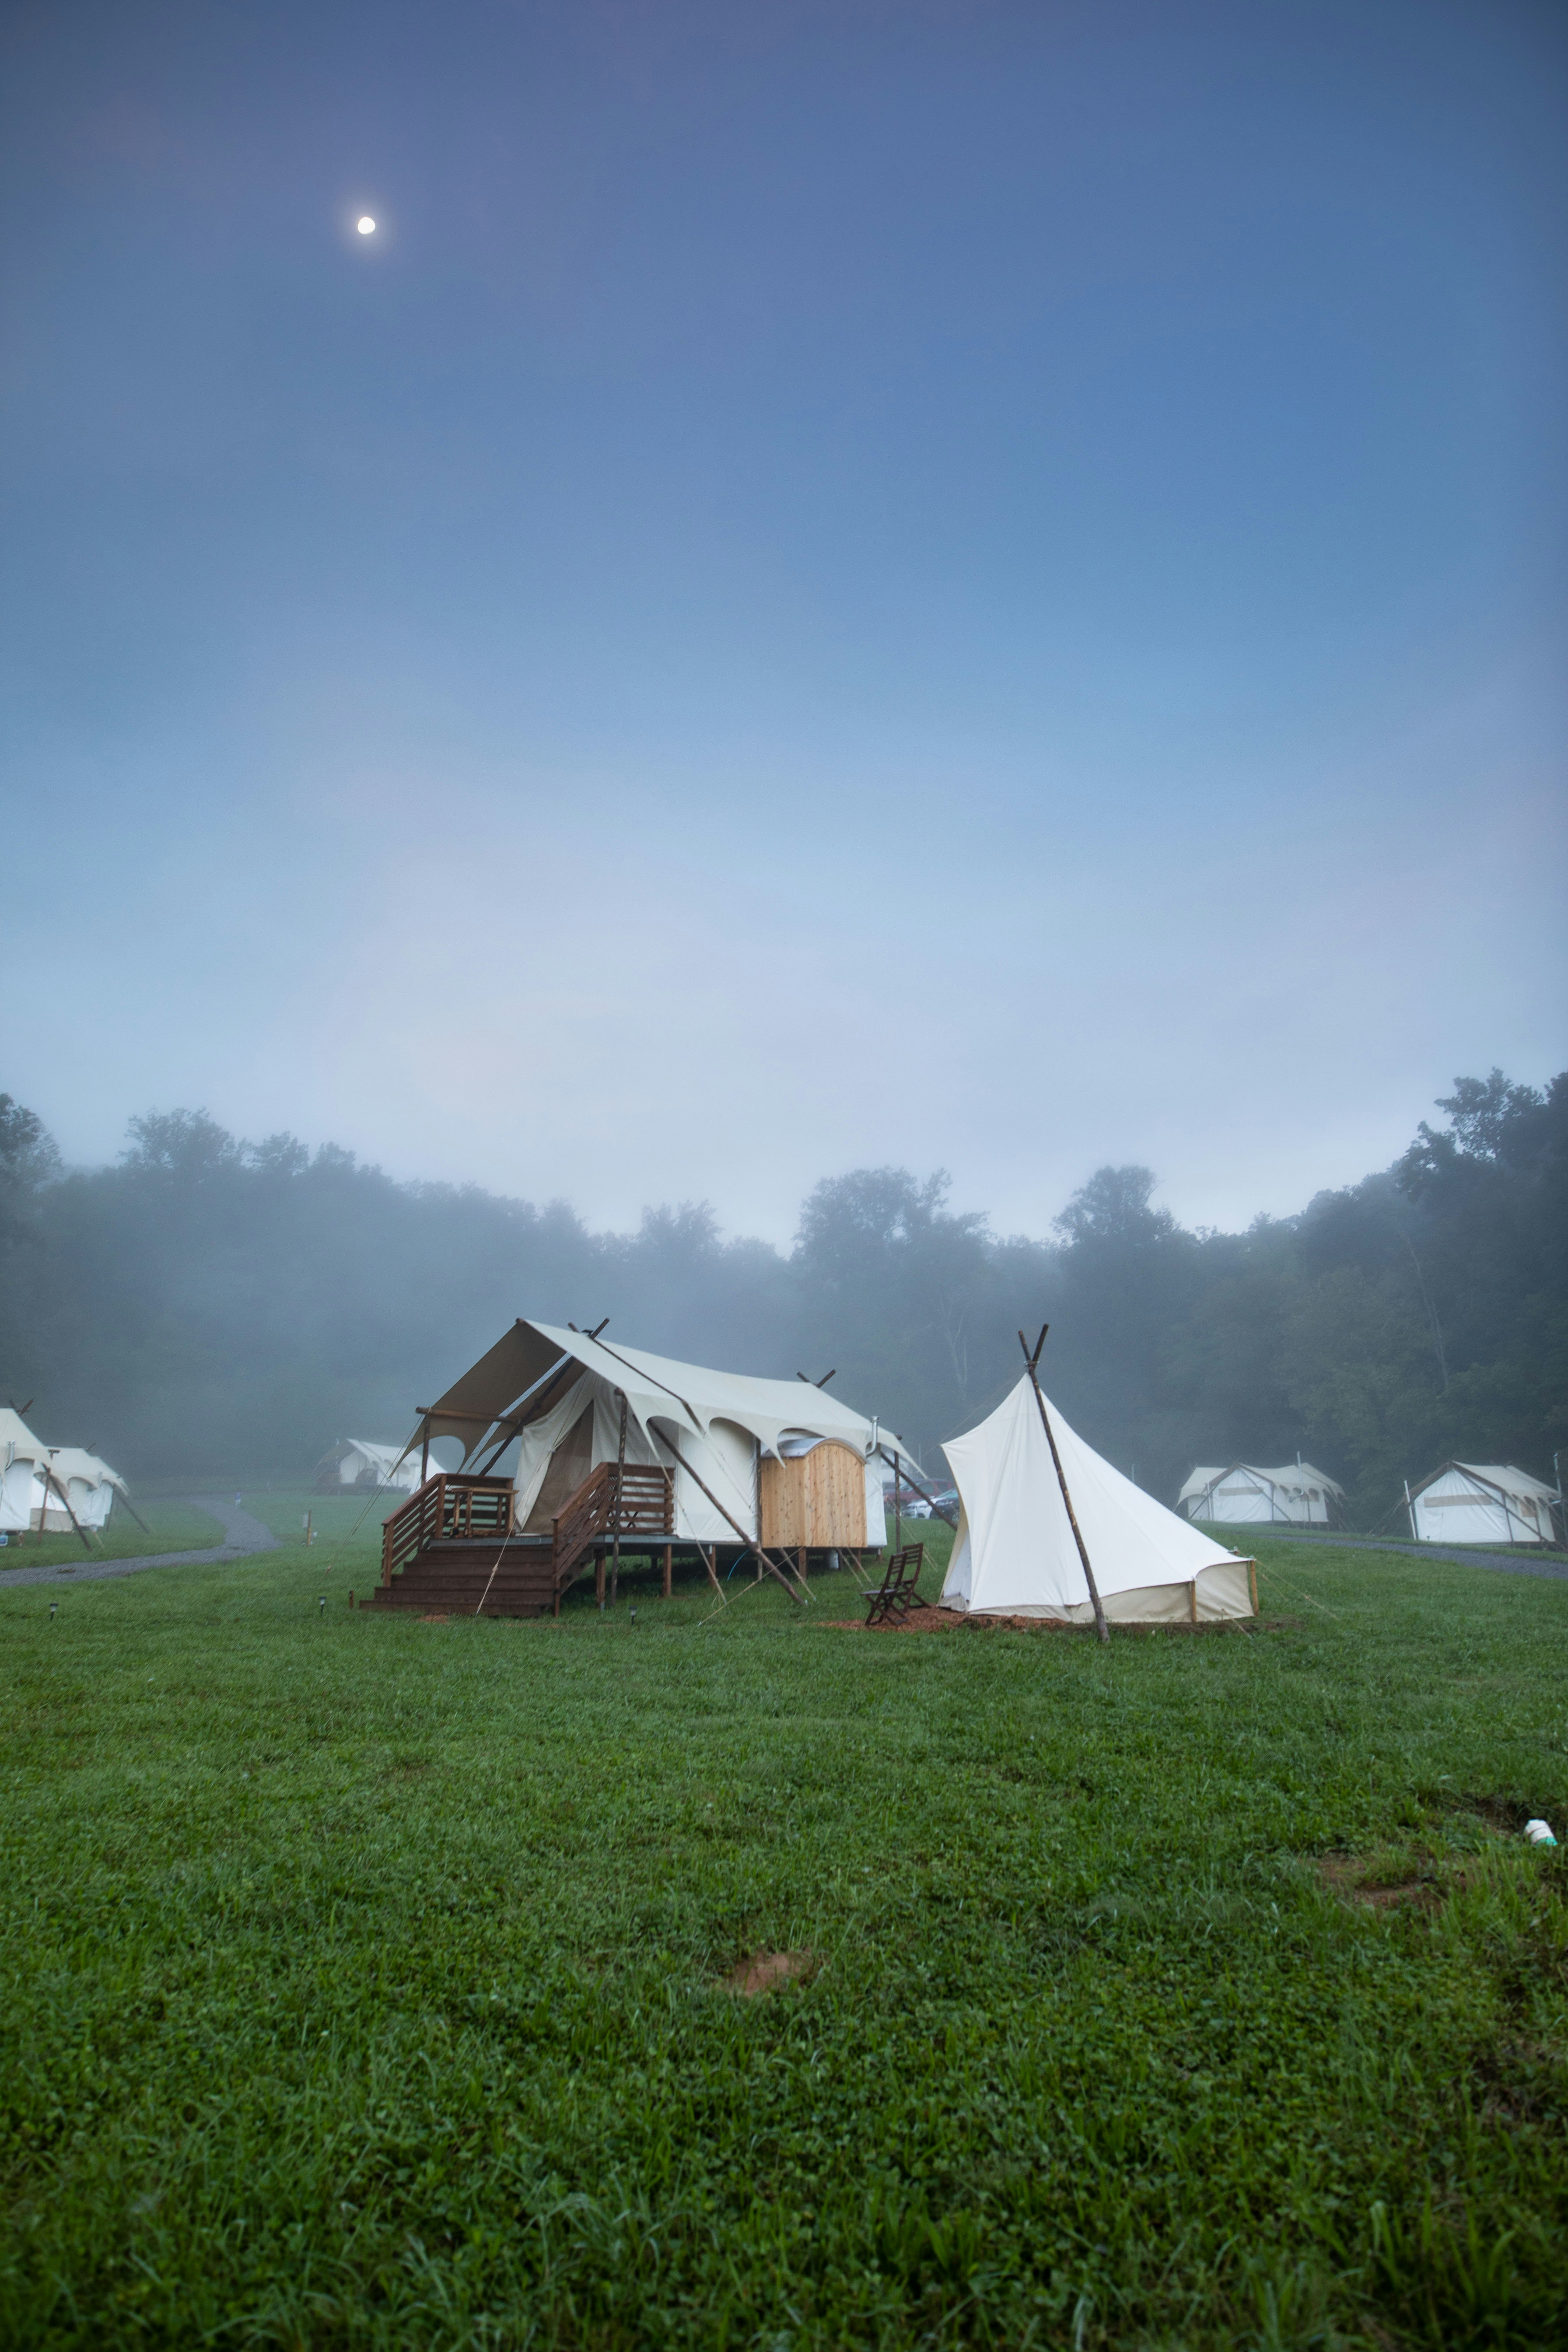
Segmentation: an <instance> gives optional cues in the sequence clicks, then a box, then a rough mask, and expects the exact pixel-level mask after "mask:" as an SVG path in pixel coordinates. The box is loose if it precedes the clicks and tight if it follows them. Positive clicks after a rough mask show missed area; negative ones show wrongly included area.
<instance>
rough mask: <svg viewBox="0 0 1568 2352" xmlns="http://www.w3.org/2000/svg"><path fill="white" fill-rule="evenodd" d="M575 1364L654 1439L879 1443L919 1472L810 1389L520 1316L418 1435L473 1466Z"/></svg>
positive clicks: (552, 1401) (863, 1447)
mask: <svg viewBox="0 0 1568 2352" xmlns="http://www.w3.org/2000/svg"><path fill="white" fill-rule="evenodd" d="M574 1365H576V1366H579V1367H581V1369H582V1370H584V1371H587V1372H592V1373H594V1374H595V1375H596V1376H597V1378H598V1379H599V1380H601V1381H605V1382H606V1383H607V1384H608V1385H609V1386H610V1387H611V1388H612V1389H619V1390H620V1391H622V1393H623V1394H624V1395H625V1397H626V1404H627V1408H628V1410H629V1411H630V1412H632V1413H633V1414H634V1415H635V1416H636V1418H637V1421H638V1423H640V1424H641V1426H642V1428H643V1429H644V1431H645V1432H648V1433H650V1434H651V1424H652V1423H654V1422H655V1421H658V1422H661V1423H664V1424H665V1425H666V1427H668V1428H673V1429H674V1430H675V1431H676V1432H677V1433H679V1431H681V1430H683V1429H684V1430H687V1431H689V1432H690V1433H692V1434H694V1435H696V1436H700V1437H707V1436H708V1435H709V1433H710V1431H711V1428H712V1425H713V1423H715V1422H718V1421H723V1422H728V1423H732V1424H734V1425H735V1426H737V1427H738V1428H741V1429H742V1430H744V1431H746V1432H747V1433H748V1434H749V1435H750V1436H752V1437H753V1438H755V1440H756V1442H757V1444H758V1445H759V1446H760V1447H761V1448H762V1450H763V1453H764V1454H779V1453H780V1448H781V1444H782V1442H783V1440H784V1437H785V1436H786V1435H797V1434H798V1435H800V1436H804V1437H807V1438H812V1437H816V1438H837V1440H838V1441H839V1443H840V1444H847V1445H853V1446H854V1447H855V1449H856V1451H857V1452H858V1454H861V1455H862V1457H865V1458H868V1457H869V1456H870V1455H871V1454H873V1453H874V1452H875V1450H876V1447H877V1444H878V1443H879V1440H880V1441H881V1442H882V1443H884V1444H886V1446H887V1448H888V1451H889V1453H891V1452H892V1451H893V1449H894V1448H895V1447H897V1448H898V1450H899V1452H900V1454H902V1456H903V1458H904V1460H905V1461H907V1462H909V1463H910V1466H911V1468H912V1469H914V1470H915V1471H916V1472H917V1473H919V1470H920V1465H919V1463H918V1462H916V1461H915V1460H914V1458H913V1456H912V1455H911V1454H910V1451H909V1448H908V1447H907V1446H905V1445H903V1444H901V1442H900V1440H898V1439H897V1438H895V1437H894V1436H893V1434H892V1433H891V1432H888V1433H883V1432H882V1431H881V1429H880V1425H879V1423H877V1422H876V1421H875V1420H868V1419H867V1417H866V1415H865V1414H864V1413H859V1412H856V1411H855V1410H854V1408H853V1406H851V1405H847V1404H846V1403H844V1402H842V1400H841V1399H839V1398H837V1397H835V1396H833V1395H831V1394H830V1393H829V1392H828V1391H826V1390H825V1389H816V1388H812V1387H810V1386H808V1385H807V1383H806V1382H805V1381H772V1380H759V1379H755V1378H753V1377H752V1375H751V1374H749V1373H745V1372H721V1371H715V1370H712V1369H711V1368H710V1367H709V1366H707V1365H703V1364H683V1363H680V1362H678V1361H677V1360H676V1359H675V1358H673V1357H670V1356H655V1355H651V1354H649V1353H648V1351H647V1349H643V1348H623V1347H621V1346H619V1345H618V1344H617V1343H616V1342H614V1341H611V1340H608V1339H590V1338H589V1336H588V1334H587V1333H586V1332H585V1331H573V1330H569V1329H567V1330H563V1329H561V1328H557V1327H556V1326H555V1325H554V1324H551V1323H532V1322H527V1321H524V1320H523V1319H522V1318H519V1319H518V1321H517V1322H515V1323H514V1324H513V1325H512V1327H511V1329H510V1331H508V1332H507V1333H506V1334H505V1335H504V1337H503V1338H501V1339H498V1340H497V1342H496V1344H495V1346H494V1347H493V1348H491V1349H489V1352H488V1354H486V1355H483V1356H481V1357H480V1358H479V1362H478V1363H477V1364H474V1365H472V1366H471V1367H470V1368H469V1370H468V1371H466V1372H465V1373H464V1374H463V1375H462V1377H461V1379H460V1380H457V1381H453V1383H452V1385H451V1387H450V1388H449V1389H447V1391H445V1393H444V1394H443V1395H441V1396H439V1397H437V1400H436V1402H435V1403H434V1404H432V1405H430V1406H429V1407H427V1408H425V1409H423V1410H424V1417H423V1420H422V1422H421V1435H422V1436H426V1435H427V1436H428V1437H430V1438H432V1439H435V1438H438V1437H455V1438H457V1439H458V1441H459V1443H460V1444H461V1445H462V1447H463V1455H464V1462H465V1465H468V1463H470V1462H471V1461H472V1459H473V1458H474V1457H475V1456H476V1455H479V1454H483V1453H485V1452H487V1451H488V1452H491V1453H493V1452H495V1451H496V1450H497V1448H499V1447H500V1446H501V1445H502V1444H505V1443H506V1442H508V1441H509V1440H510V1438H511V1437H512V1436H514V1435H516V1433H518V1431H519V1430H521V1429H522V1428H524V1427H525V1426H527V1424H528V1423H530V1422H531V1421H533V1420H536V1419H538V1418H539V1417H540V1416H541V1415H542V1414H544V1413H547V1412H550V1411H551V1410H552V1408H553V1407H554V1406H555V1405H556V1404H557V1403H558V1402H559V1401H560V1397H561V1393H562V1388H563V1382H564V1381H566V1380H567V1379H568V1378H570V1377H571V1376H572V1374H571V1368H572V1367H573V1366H574Z"/></svg>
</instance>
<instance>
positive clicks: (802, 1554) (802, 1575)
mask: <svg viewBox="0 0 1568 2352" xmlns="http://www.w3.org/2000/svg"><path fill="white" fill-rule="evenodd" d="M799 1575H800V1580H801V1582H802V1583H803V1584H804V1583H805V1545H804V1544H802V1546H801V1548H800V1570H799Z"/></svg>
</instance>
